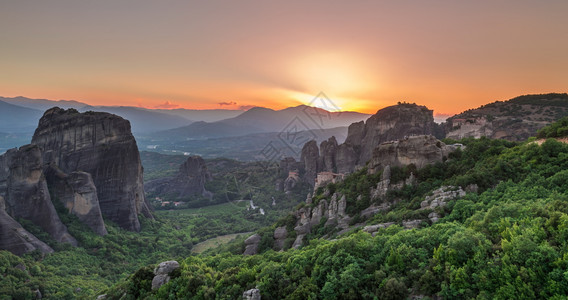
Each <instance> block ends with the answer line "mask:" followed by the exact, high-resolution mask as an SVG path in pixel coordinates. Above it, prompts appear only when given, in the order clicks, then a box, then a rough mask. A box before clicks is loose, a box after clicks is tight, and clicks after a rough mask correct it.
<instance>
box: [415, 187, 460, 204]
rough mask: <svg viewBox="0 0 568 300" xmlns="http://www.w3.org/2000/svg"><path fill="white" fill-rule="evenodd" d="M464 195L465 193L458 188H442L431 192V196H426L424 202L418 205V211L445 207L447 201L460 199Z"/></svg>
mask: <svg viewBox="0 0 568 300" xmlns="http://www.w3.org/2000/svg"><path fill="white" fill-rule="evenodd" d="M465 194H466V193H465V191H464V190H462V188H461V187H459V186H458V187H456V186H442V187H440V188H438V189H436V190H434V191H432V195H430V196H426V198H425V199H424V201H422V202H421V203H420V209H435V208H436V207H442V206H446V204H447V202H448V201H449V200H455V199H458V198H462V197H464V196H465Z"/></svg>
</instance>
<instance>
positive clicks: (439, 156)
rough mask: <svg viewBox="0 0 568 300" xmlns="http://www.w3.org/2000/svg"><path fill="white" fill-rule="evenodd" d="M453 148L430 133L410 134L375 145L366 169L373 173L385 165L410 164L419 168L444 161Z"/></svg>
mask: <svg viewBox="0 0 568 300" xmlns="http://www.w3.org/2000/svg"><path fill="white" fill-rule="evenodd" d="M455 149H456V147H455V146H447V145H446V144H444V143H443V142H441V141H440V140H438V139H436V138H435V137H433V136H431V135H419V136H411V137H407V138H404V139H401V140H397V141H392V142H386V143H382V144H380V145H379V146H378V147H376V148H375V150H374V151H373V156H372V158H371V160H370V161H369V164H368V169H369V172H371V173H374V172H380V171H382V170H383V168H384V167H386V166H390V167H401V166H407V165H410V164H414V165H415V166H416V167H417V168H418V169H420V168H423V167H424V166H426V165H429V164H434V163H437V162H443V161H445V160H446V159H447V158H448V154H450V153H451V152H452V151H454V150H455Z"/></svg>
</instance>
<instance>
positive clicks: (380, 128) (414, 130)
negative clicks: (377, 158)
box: [347, 103, 436, 165]
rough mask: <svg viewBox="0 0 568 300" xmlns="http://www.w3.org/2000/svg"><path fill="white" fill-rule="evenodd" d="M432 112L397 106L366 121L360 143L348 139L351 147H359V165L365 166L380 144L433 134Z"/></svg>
mask: <svg viewBox="0 0 568 300" xmlns="http://www.w3.org/2000/svg"><path fill="white" fill-rule="evenodd" d="M435 126H436V125H435V123H434V116H433V111H432V110H429V109H428V108H427V107H426V106H419V105H416V104H406V103H405V104H399V105H395V106H389V107H385V108H383V109H381V110H379V111H377V113H376V114H374V115H373V116H371V117H370V118H369V119H367V121H366V123H365V128H364V130H363V134H362V138H361V140H360V141H357V140H356V137H353V138H349V137H347V140H348V141H351V142H352V144H353V145H361V154H360V156H359V161H358V163H359V164H361V165H362V164H365V162H367V161H368V160H369V159H371V156H372V155H373V150H374V149H375V148H376V147H377V146H378V145H379V144H381V143H384V142H387V141H394V140H398V139H402V138H404V137H407V136H412V135H425V134H426V135H430V134H433V133H434V127H435Z"/></svg>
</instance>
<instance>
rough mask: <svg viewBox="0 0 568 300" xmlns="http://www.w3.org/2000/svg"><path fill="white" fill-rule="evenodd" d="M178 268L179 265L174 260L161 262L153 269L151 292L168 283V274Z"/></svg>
mask: <svg viewBox="0 0 568 300" xmlns="http://www.w3.org/2000/svg"><path fill="white" fill-rule="evenodd" d="M177 268H179V263H178V262H177V261H175V260H169V261H164V262H161V263H160V264H159V265H158V266H157V267H156V269H154V275H155V276H154V278H153V279H152V290H155V289H159V288H160V287H161V286H162V285H164V284H166V283H168V281H170V274H171V273H172V272H173V271H174V270H176V269H177Z"/></svg>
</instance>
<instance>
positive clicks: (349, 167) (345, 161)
mask: <svg viewBox="0 0 568 300" xmlns="http://www.w3.org/2000/svg"><path fill="white" fill-rule="evenodd" d="M358 160H359V157H358V154H357V150H356V148H355V146H353V145H351V144H348V143H344V144H341V145H339V146H338V147H337V154H336V157H335V163H336V165H337V173H340V174H348V173H352V172H353V171H354V170H355V166H356V165H357V161H358Z"/></svg>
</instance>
